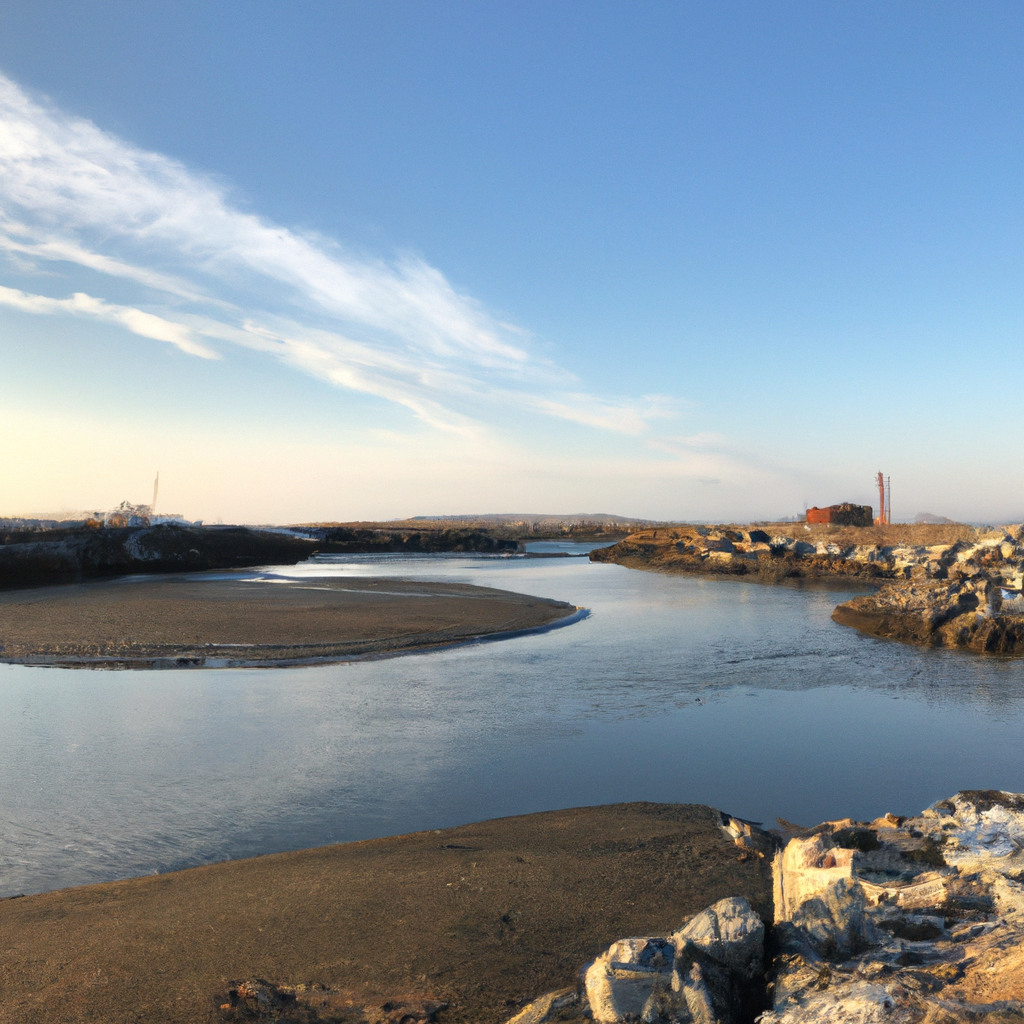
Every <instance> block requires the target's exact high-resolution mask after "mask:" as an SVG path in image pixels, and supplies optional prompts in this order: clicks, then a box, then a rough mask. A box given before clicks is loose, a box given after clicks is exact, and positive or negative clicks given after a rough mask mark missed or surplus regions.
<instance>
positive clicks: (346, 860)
mask: <svg viewBox="0 0 1024 1024" xmlns="http://www.w3.org/2000/svg"><path fill="white" fill-rule="evenodd" d="M720 820H721V819H720V816H719V814H718V812H717V811H713V810H711V809H710V808H706V807H700V806H696V805H688V804H647V803H643V804H616V805H609V806H605V807H592V808H577V809H573V810H565V811H552V812H547V813H543V814H533V815H524V816H521V817H514V818H503V819H498V820H494V821H487V822H482V823H479V824H474V825H465V826H461V827H458V828H451V829H445V830H443V831H440V832H420V833H415V834H413V835H406V836H397V837H393V838H388V839H377V840H370V841H366V842H361V843H346V844H342V845H338V846H329V847H323V848H320V849H315V850H301V851H298V852H294V853H284V854H276V855H273V856H267V857H258V858H254V859H251V860H243V861H234V862H228V863H223V864H215V865H211V866H208V867H201V868H192V869H190V870H188V871H180V872H175V873H173V874H167V875H160V876H150V877H146V878H137V879H132V880H129V881H124V882H112V883H108V884H105V885H93V886H85V887H82V888H76V889H66V890H63V891H59V892H51V893H42V894H39V895H35V896H26V897H21V898H17V899H9V900H0V950H2V951H3V956H2V957H0V1001H2V1004H0V1019H2V1020H4V1021H11V1022H23V1021H24V1022H26V1024H27V1022H29V1021H31V1022H32V1024H50V1022H54V1024H56V1022H62V1024H63V1022H69V1024H74V1022H78V1021H85V1020H103V1021H105V1022H108V1024H122V1022H128V1021H131V1022H140V1021H141V1022H144V1024H148V1022H156V1021H161V1022H179V1021H180V1022H182V1024H184V1022H188V1024H196V1022H207V1021H211V1022H212V1021H219V1020H222V1019H223V1018H222V1015H221V1014H220V1012H219V1011H218V1009H217V1007H218V1006H219V1005H220V1003H221V1002H223V1000H224V998H225V994H226V992H227V990H228V987H229V983H230V982H231V981H236V982H237V981H239V980H242V979H245V978H250V977H254V976H255V977H262V978H265V979H267V980H268V981H271V982H274V983H275V984H285V985H287V984H292V985H294V984H300V983H309V982H314V983H317V984H322V985H325V986H327V987H328V988H330V989H334V990H335V993H336V995H335V997H334V998H335V999H336V1000H337V999H340V998H341V996H340V995H338V993H342V994H344V993H347V994H348V995H349V997H350V998H351V1000H352V1001H353V1002H354V1004H355V1005H357V1006H363V1007H366V1008H368V1009H369V1010H370V1014H368V1016H370V1015H372V1013H373V1012H374V1011H373V1008H374V1007H376V1008H378V1009H379V1007H380V1006H381V1005H383V1004H384V1003H386V1002H387V1001H388V1000H394V999H398V998H408V999H411V1000H415V999H424V998H435V999H441V1000H444V1001H446V1002H448V1003H449V1004H450V1008H449V1009H448V1010H447V1011H445V1013H444V1014H443V1015H442V1017H441V1020H443V1021H445V1022H446V1024H469V1022H473V1024H491V1022H493V1024H498V1022H500V1021H504V1020H506V1019H507V1018H508V1017H510V1016H512V1015H513V1013H514V1012H515V1010H516V1008H517V1007H518V1006H519V1005H521V1004H522V1003H525V1002H527V1001H529V1000H530V999H532V998H533V997H534V996H535V995H536V994H537V993H538V992H544V991H547V990H549V989H553V988H558V987H560V986H563V985H571V984H574V982H575V975H576V971H577V969H578V968H579V965H580V964H581V963H584V962H586V961H587V960H588V959H590V958H592V957H594V956H595V955H596V954H598V953H599V952H600V951H601V950H603V949H604V948H606V947H607V946H608V944H609V943H610V942H612V941H613V940H615V939H616V938H618V937H620V936H622V935H657V934H662V933H665V932H667V931H671V930H672V929H674V928H678V927H679V925H680V923H681V922H682V920H683V918H684V917H685V916H686V915H690V914H695V913H698V912H700V911H701V910H703V909H704V908H705V907H706V906H707V905H708V904H709V903H711V902H713V901H715V900H718V899H721V898H724V897H726V896H732V895H740V896H746V897H747V898H748V899H750V901H751V903H752V904H753V905H754V907H755V909H756V910H758V912H759V913H761V914H762V916H764V917H765V918H766V919H770V917H771V872H770V868H769V867H768V866H767V863H766V862H765V861H763V860H760V859H759V858H758V857H756V856H754V855H750V854H747V853H745V852H742V851H739V850H737V847H736V846H735V845H733V843H732V842H731V841H730V840H729V839H728V838H727V837H726V836H724V835H723V833H722V830H721V829H720V828H719V823H720ZM353 1019H358V1017H355V1018H353Z"/></svg>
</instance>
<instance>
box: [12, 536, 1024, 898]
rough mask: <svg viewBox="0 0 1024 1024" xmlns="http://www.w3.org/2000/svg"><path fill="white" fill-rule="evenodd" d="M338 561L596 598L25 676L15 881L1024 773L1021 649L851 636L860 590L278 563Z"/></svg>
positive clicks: (865, 808) (945, 789) (21, 674)
mask: <svg viewBox="0 0 1024 1024" xmlns="http://www.w3.org/2000/svg"><path fill="white" fill-rule="evenodd" d="M569 550H572V549H571V546H569V547H567V546H564V545H563V546H561V547H558V546H555V547H553V548H549V550H548V552H547V553H549V554H550V553H557V552H566V551H569ZM325 574H342V575H363V576H389V577H400V578H405V579H418V578H419V579H439V580H449V581H454V582H466V583H474V584H479V585H483V586H492V587H501V588H504V589H507V590H515V591H520V592H523V593H529V594H537V595H541V596H544V597H551V598H556V599H559V600H565V601H570V602H572V603H573V604H577V605H582V606H585V607H587V608H588V609H589V610H590V615H589V617H587V618H585V619H584V620H583V621H580V622H577V623H575V624H573V625H571V626H567V627H564V628H561V629H555V630H551V631H548V632H544V633H540V634H536V635H531V636H523V637H518V638H515V639H511V640H503V641H495V642H489V643H474V644H468V645H465V646H461V647H456V648H450V649H447V650H442V651H435V652H432V653H428V654H418V655H407V656H403V657H393V658H385V659H381V660H375V661H359V662H350V663H346V664H340V665H319V666H312V667H306V668H288V669H235V670H223V669H220V670H218V669H208V670H196V669H192V670H172V671H146V672H142V671H121V672H114V671H93V670H65V669H51V668H34V667H33V668H29V667H25V666H17V665H2V666H0V896H5V895H13V894H17V893H30V892H38V891H43V890H47V889H54V888H61V887H64V886H69V885H79V884H83V883H88V882H95V881H102V880H107V879H113V878H123V877H129V876H134V875H141V874H147V873H152V872H157V871H159V872H164V871H168V870H173V869H175V868H180V867H186V866H189V865H194V864H202V863H210V862H213V861H218V860H224V859H227V858H238V857H246V856H252V855H255V854H259V853H269V852H275V851H280V850H288V849H297V848H301V847H306V846H316V845H322V844H326V843H336V842H344V841H347V840H353V839H365V838H370V837H375V836H382V835H390V834H396V833H402V832H409V831H414V830H419V829H430V828H441V827H443V826H447V825H455V824H460V823H463V822H468V821H475V820H479V819H484V818H491V817H498V816H502V815H509V814H520V813H525V812H530V811H540V810H548V809H552V808H558V807H569V806H576V805H584V804H597V803H612V802H616V801H626V800H654V801H681V802H698V803H707V804H711V805H713V806H715V807H719V808H721V809H723V810H727V811H729V812H731V813H732V814H735V815H739V816H740V817H743V818H748V819H753V820H755V821H763V822H766V823H768V824H772V823H774V819H775V817H776V816H781V817H783V818H786V819H788V820H790V821H796V822H799V823H802V824H805V825H811V824H815V823H817V822H818V821H821V820H824V819H826V818H829V817H840V816H847V815H850V816H853V817H855V818H873V817H875V816H876V815H879V814H882V813H884V812H886V811H895V812H897V813H908V812H916V811H919V810H921V809H922V808H924V807H925V806H927V805H928V804H930V803H932V802H933V801H934V800H936V799H939V798H941V797H945V796H949V795H951V794H952V793H954V792H955V791H956V790H958V789H964V788H994V789H1010V790H1015V791H1020V790H1024V756H1022V754H1021V750H1022V740H1024V661H1008V660H1000V659H996V658H978V657H976V656H971V655H967V654H964V653H961V652H956V651H942V650H924V649H918V648H914V647H908V646H903V645H900V644H896V643H892V642H889V641H883V640H878V639H875V638H871V637H867V636H863V635H861V634H859V633H857V632H855V631H852V630H850V629H846V628H844V627H841V626H838V625H836V624H835V623H833V622H832V621H831V619H830V618H829V616H830V614H831V612H832V609H833V607H834V606H835V605H836V603H838V602H839V601H842V600H846V598H847V597H848V596H850V594H851V593H852V591H850V590H848V589H838V588H836V587H830V588H828V587H823V586H813V585H806V586H802V587H801V586H792V587H789V586H786V587H768V586H762V585H759V584H753V583H744V582H742V581H736V580H706V579H697V578H692V577H685V576H665V575H660V574H654V573H645V572H637V571H633V570H629V569H624V568H622V567H621V566H617V565H603V564H598V563H591V562H589V561H588V560H587V559H586V558H580V557H563V558H559V557H548V558H523V557H513V558H493V557H491V558H485V557H474V556H461V557H445V556H421V557H407V556H348V557H344V558H341V557H334V558H327V557H321V558H317V559H315V560H314V561H313V562H311V563H306V564H303V565H300V566H295V567H289V568H278V569H275V570H272V571H268V572H266V573H265V574H263V575H265V576H266V577H267V578H268V580H272V579H273V578H274V577H275V576H278V577H280V576H314V575H325ZM252 575H253V574H252V573H249V574H247V578H251V577H252ZM268 585H270V584H269V583H268Z"/></svg>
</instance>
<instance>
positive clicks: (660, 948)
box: [510, 791, 1024, 1024]
mask: <svg viewBox="0 0 1024 1024" xmlns="http://www.w3.org/2000/svg"><path fill="white" fill-rule="evenodd" d="M723 830H725V831H726V832H727V833H729V834H731V835H732V836H733V838H734V841H735V842H736V843H737V845H740V846H743V847H744V848H745V849H751V850H752V851H754V852H755V854H756V855H757V856H761V857H766V858H771V860H772V874H773V882H774V920H773V921H767V922H766V921H763V920H762V918H761V917H760V916H759V915H758V914H757V913H756V912H755V911H754V910H753V909H752V908H751V906H750V904H749V903H748V902H747V900H745V899H743V898H742V897H731V898H726V899H723V900H719V901H718V902H716V903H714V904H713V905H712V906H710V907H708V908H707V909H706V910H704V911H703V912H702V913H700V914H698V915H696V916H695V917H693V918H691V919H689V920H688V921H684V922H681V924H680V927H679V928H678V929H677V930H676V931H674V932H672V933H670V934H668V935H655V936H640V937H630V938H624V939H620V940H619V941H617V942H615V943H613V944H612V945H611V946H610V947H609V948H608V949H607V950H606V951H605V952H604V953H602V954H601V955H600V956H599V957H597V959H596V960H594V961H593V962H592V963H590V964H587V965H584V966H583V967H582V968H581V970H580V975H579V977H580V981H579V983H578V985H577V986H575V987H570V988H567V989H563V990H559V991H556V992H551V993H548V994H547V995H545V996H543V997H541V998H540V999H538V1000H535V1001H534V1002H533V1003H531V1004H529V1005H528V1006H526V1007H525V1008H524V1009H523V1010H521V1011H520V1012H519V1013H518V1014H516V1015H515V1016H514V1017H512V1018H511V1020H510V1024H545V1022H548V1021H571V1020H584V1019H589V1020H595V1021H598V1022H599V1024H626V1022H628V1021H641V1022H643V1024H690V1022H693V1024H746V1022H748V1021H752V1020H754V1019H755V1018H756V1019H757V1020H758V1021H760V1024H812V1022H814V1024H817V1022H826V1021H827V1022H849V1024H854V1022H857V1024H861V1022H862V1024H881V1022H883V1021H887V1022H899V1024H916V1022H919V1021H920V1022H928V1024H953V1022H959V1021H964V1022H966V1021H980V1020H984V1021H991V1022H993V1024H995V1022H997V1021H998V1022H1000V1024H1002V1022H1009V1021H1019V1020H1021V1019H1022V1018H1024V795H1020V794H1014V793H1004V792H997V791H971V792H961V793H958V794H957V795H956V796H954V797H952V798H951V799H948V800H940V801H939V802H938V803H936V804H933V805H932V806H931V807H929V808H927V809H926V810H924V811H923V812H922V813H921V814H920V815H918V816H916V817H910V818H904V817H899V816H896V815H893V814H886V815H884V816H883V817H881V818H877V819H876V820H875V821H872V822H855V821H852V820H850V819H849V818H846V819H843V820H840V821H829V822H825V823H823V824H821V825H818V826H817V827H815V828H813V829H807V830H802V831H799V832H798V834H796V835H791V836H789V837H788V840H787V837H785V836H782V835H780V834H779V833H774V834H773V833H768V832H764V831H762V830H761V829H760V828H757V827H756V826H752V825H750V823H745V822H738V821H736V820H735V819H729V818H723Z"/></svg>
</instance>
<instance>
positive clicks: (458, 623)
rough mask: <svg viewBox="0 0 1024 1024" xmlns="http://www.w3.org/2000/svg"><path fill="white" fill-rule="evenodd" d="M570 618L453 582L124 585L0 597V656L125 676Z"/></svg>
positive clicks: (333, 653)
mask: <svg viewBox="0 0 1024 1024" xmlns="http://www.w3.org/2000/svg"><path fill="white" fill-rule="evenodd" d="M575 611H576V608H575V607H574V606H573V605H570V604H566V603H564V602H561V601H550V600H547V599H545V598H541V597H531V596H529V595H526V594H515V593H511V592H509V591H504V590H495V589H492V588H489V587H475V586H470V585H463V584H457V583H431V582H423V581H409V580H394V579H369V578H367V579H362V578H344V579H341V578H338V577H325V578H305V579H301V580H281V581H276V580H275V581H258V580H251V581H246V580H239V579H224V578H203V577H202V576H201V575H193V576H160V577H147V578H138V577H135V578H122V579H115V580H104V581H101V582H94V583H82V584H72V585H65V586H54V587H41V588H38V589H33V590H19V591H9V592H6V593H0V660H2V661H8V662H25V663H37V664H50V665H70V666H77V665H97V664H98V665H105V666H109V667H125V668H150V667H163V666H175V665H203V664H206V665H210V664H214V665H217V664H224V665H248V664H254V665H272V664H281V663H285V664H287V663H289V662H291V663H296V662H298V663H301V662H304V661H314V660H331V659H344V658H348V657H354V656H367V655H374V654H384V653H387V652H395V651H409V650H417V649H427V648H432V647H438V646H443V645H446V644H452V643H458V642H462V641H466V640H471V639H474V638H477V637H484V636H491V635H495V634H502V633H514V632H518V631H525V630H531V629H538V628H541V627H543V626H548V625H551V624H552V623H555V622H558V621H559V620H563V619H566V618H567V617H568V616H571V615H572V614H573V613H574V612H575Z"/></svg>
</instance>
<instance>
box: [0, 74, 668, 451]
mask: <svg viewBox="0 0 1024 1024" xmlns="http://www.w3.org/2000/svg"><path fill="white" fill-rule="evenodd" d="M0 251H2V252H5V253H6V254H7V255H8V257H9V259H11V260H17V261H18V264H19V266H21V267H22V268H24V267H25V266H26V264H28V265H29V266H34V267H37V268H39V269H45V270H46V271H47V272H48V280H47V288H45V289H44V288H43V287H42V285H40V287H39V290H40V291H44V290H45V291H54V290H55V288H54V281H55V280H56V281H58V282H59V281H60V280H61V274H63V275H64V277H65V278H66V279H67V280H68V281H71V280H72V279H73V278H74V274H75V273H77V274H79V275H81V273H82V270H86V271H90V272H92V275H93V276H92V277H90V278H89V281H90V284H89V292H90V293H92V292H102V290H103V288H104V287H105V285H104V282H109V285H108V286H111V287H113V286H114V285H115V284H116V288H117V291H116V294H117V296H118V297H119V298H123V297H124V291H125V288H129V289H131V288H134V289H135V291H136V293H137V294H134V295H133V296H132V302H131V304H130V305H125V304H123V302H121V301H117V302H115V301H112V295H110V294H101V295H93V294H86V292H85V291H84V290H82V289H81V288H79V287H75V286H74V285H71V284H69V286H68V289H67V291H65V292H64V293H62V294H58V295H43V294H35V293H30V292H26V291H20V290H17V289H13V288H4V289H3V290H2V292H0V304H5V305H8V306H13V307H15V308H18V309H21V310H25V311H28V312H32V313H37V314H47V315H64V316H68V315H71V316H84V317H91V318H94V319H102V320H105V321H108V322H111V323H117V324H120V325H122V326H123V327H125V328H127V329H128V330H130V331H132V332H133V333H135V334H137V335H139V336H142V337H145V338H149V339H154V340H157V341H163V342H169V343H171V344H173V345H175V346H177V347H178V348H179V349H180V350H181V351H183V352H186V353H188V354H190V355H194V356H199V357H203V358H211V357H215V356H216V355H217V352H216V351H215V346H217V345H218V344H219V345H221V346H223V344H225V343H227V344H229V345H242V346H245V347H248V348H252V349H257V350H260V351H263V352H266V353H268V354H270V355H271V356H273V357H275V358H277V359H280V360H281V361H282V362H284V363H287V364H288V365H290V366H292V367H294V368H296V369H298V370H300V371H303V372H305V373H308V374H311V375H313V376H316V377H318V378H321V379H324V380H328V381H330V382H332V383H334V384H336V385H338V386H341V387H345V388H353V389H356V390H359V391H363V392H366V393H369V394H373V395H377V396H379V397H381V398H384V399H386V400H388V401H391V402H395V403H397V404H399V405H401V406H404V407H405V408H407V409H409V410H411V411H412V412H414V413H415V415H417V416H418V417H420V418H421V419H422V420H424V421H425V422H427V423H430V424H432V425H433V426H436V427H440V428H443V429H446V430H458V431H470V430H473V429H475V428H476V426H477V424H478V423H479V422H480V421H481V420H483V419H486V411H485V410H486V409H487V408H488V407H493V406H494V405H505V406H514V407H518V408H525V409H527V410H530V411H533V412H539V413H543V414H545V415H549V416H553V417H558V418H561V419H564V420H569V421H572V422H576V423H582V424H586V425H590V426H593V427H596V428H599V429H603V430H611V431H616V432H622V433H628V434H639V433H642V432H643V431H645V430H646V429H647V426H648V424H649V423H650V422H651V420H652V419H654V418H657V417H660V416H663V415H665V411H666V405H665V402H664V401H663V400H660V399H651V398H641V399H639V400H636V401H633V400H625V399H616V398H611V399H607V398H605V399H602V398H599V397H595V396H593V395H589V394H587V393H585V392H584V391H583V390H582V389H581V388H580V386H579V382H578V381H576V380H575V379H574V378H573V376H572V375H571V374H569V373H567V372H565V371H564V370H562V369H560V368H559V367H557V366H556V365H554V364H552V363H551V362H550V361H548V360H545V359H542V358H540V357H538V356H537V355H536V354H535V353H534V352H533V351H532V350H531V345H530V338H529V335H528V334H527V333H526V332H524V331H523V330H522V329H520V328H517V327H515V326H514V325H508V324H504V323H501V322H499V321H497V320H496V319H495V318H494V317H492V316H490V315H489V314H488V313H487V311H486V310H485V309H484V308H483V307H482V306H481V305H480V304H479V303H478V302H476V301H474V300H473V299H472V298H470V297H467V296H465V295H462V294H460V293H459V292H458V291H456V290H455V289H454V288H453V287H452V285H451V284H450V283H449V282H448V280H447V279H446V278H445V277H444V275H443V274H442V273H441V272H440V271H439V270H437V269H436V268H434V267H432V266H430V265H429V264H428V263H426V262H425V261H424V260H422V259H419V258H417V257H414V256H403V257H401V258H398V259H396V260H392V261H385V260H379V259H367V258H361V257H357V256H355V255H353V254H351V253H349V252H346V251H345V250H344V249H343V248H342V247H341V246H340V245H339V244H337V243H336V242H334V241H332V240H330V239H327V238H324V237H321V236H316V235H311V234H303V233H300V232H297V231H292V230H289V229H288V228H284V227H281V226H278V225H275V224H272V223H269V222H268V221H266V220H265V219H263V218H261V217H259V216H257V215H256V214H254V213H251V212H247V211H245V210H243V209H241V208H240V207H239V205H238V204H237V203H233V202H232V201H231V198H230V192H229V189H228V188H227V187H226V185H225V184H223V183H222V182H219V181H217V180H214V179H213V178H210V177H205V176H203V175H200V174H197V173H195V172H194V171H191V170H189V169H188V168H186V167H185V166H184V165H183V164H181V163H179V162H177V161H175V160H172V159H170V158H168V157H166V156H163V155H161V154H158V153H152V152H146V151H143V150H141V149H138V148H137V147H134V146H132V145H130V144H128V143H126V142H125V141H123V140H121V139H119V138H117V137H116V136H114V135H112V134H110V133H108V132H105V131H102V130H101V129H100V128H98V127H97V126H96V125H94V124H93V123H91V122H90V121H86V120H83V119H81V118H76V117H73V116H70V115H68V114H65V113H63V112H61V111H60V110H58V109H56V108H54V107H53V106H52V105H49V104H46V103H45V102H43V101H40V100H37V99H34V98H32V97H30V96H28V95H27V94H26V93H25V92H24V91H23V90H22V89H21V88H20V87H19V86H17V85H16V84H15V83H14V82H12V81H11V80H10V79H8V78H5V77H3V76H2V75H0ZM76 267H78V268H82V270H78V271H75V268H76ZM69 293H70V294H69Z"/></svg>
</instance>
